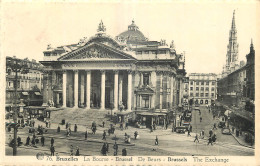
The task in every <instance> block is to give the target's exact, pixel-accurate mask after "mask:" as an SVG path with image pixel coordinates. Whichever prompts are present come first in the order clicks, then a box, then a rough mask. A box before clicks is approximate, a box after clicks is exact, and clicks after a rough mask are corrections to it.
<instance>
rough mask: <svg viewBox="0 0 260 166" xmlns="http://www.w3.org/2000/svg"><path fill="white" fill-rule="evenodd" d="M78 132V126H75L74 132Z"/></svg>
mask: <svg viewBox="0 0 260 166" xmlns="http://www.w3.org/2000/svg"><path fill="white" fill-rule="evenodd" d="M77 130H78V126H77V125H76V124H75V125H74V132H77Z"/></svg>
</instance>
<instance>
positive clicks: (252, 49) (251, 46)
mask: <svg viewBox="0 0 260 166" xmlns="http://www.w3.org/2000/svg"><path fill="white" fill-rule="evenodd" d="M253 51H254V44H253V39H252V38H251V44H250V52H253Z"/></svg>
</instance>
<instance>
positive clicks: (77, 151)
mask: <svg viewBox="0 0 260 166" xmlns="http://www.w3.org/2000/svg"><path fill="white" fill-rule="evenodd" d="M75 156H79V147H78V146H77V147H76V154H75Z"/></svg>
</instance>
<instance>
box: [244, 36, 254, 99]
mask: <svg viewBox="0 0 260 166" xmlns="http://www.w3.org/2000/svg"><path fill="white" fill-rule="evenodd" d="M246 59H247V62H246V97H247V98H249V99H250V100H252V101H255V50H254V45H253V40H252V41H251V45H250V53H249V54H247V55H246Z"/></svg>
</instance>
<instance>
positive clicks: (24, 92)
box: [5, 57, 43, 105]
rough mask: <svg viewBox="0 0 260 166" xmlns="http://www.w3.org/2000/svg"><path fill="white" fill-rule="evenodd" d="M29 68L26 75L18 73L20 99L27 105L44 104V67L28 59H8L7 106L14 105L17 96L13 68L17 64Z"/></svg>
mask: <svg viewBox="0 0 260 166" xmlns="http://www.w3.org/2000/svg"><path fill="white" fill-rule="evenodd" d="M16 62H17V63H18V64H19V65H21V66H22V65H23V66H27V68H28V69H29V70H28V71H27V72H26V73H23V72H21V71H19V72H18V73H17V92H18V94H17V95H18V96H17V97H18V99H22V100H23V102H24V103H25V104H26V105H41V104H42V94H41V91H42V88H43V84H42V77H43V75H42V73H43V72H42V67H43V66H42V65H41V64H40V63H37V62H36V61H35V60H32V61H30V60H29V59H28V58H25V59H19V58H17V57H6V93H5V94H6V104H7V105H12V104H13V102H14V98H15V97H14V96H15V72H14V70H13V69H12V67H13V66H14V65H15V64H16Z"/></svg>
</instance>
